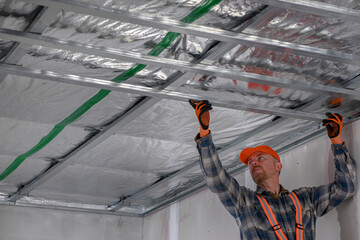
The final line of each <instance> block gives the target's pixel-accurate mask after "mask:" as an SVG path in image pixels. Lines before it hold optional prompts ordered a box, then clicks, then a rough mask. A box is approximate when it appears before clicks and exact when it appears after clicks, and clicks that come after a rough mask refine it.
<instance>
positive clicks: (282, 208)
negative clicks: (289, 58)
mask: <svg viewBox="0 0 360 240" xmlns="http://www.w3.org/2000/svg"><path fill="white" fill-rule="evenodd" d="M195 140H196V142H197V147H198V150H199V153H200V159H201V160H200V166H201V168H202V170H203V172H204V175H205V179H206V182H207V185H208V187H209V189H210V190H211V191H212V192H214V193H216V194H217V195H218V197H219V199H220V200H221V202H222V204H223V205H224V207H225V208H226V210H227V211H228V212H229V213H230V214H231V215H232V216H233V217H234V218H235V220H236V222H237V224H238V226H239V230H240V239H251V240H254V239H277V237H276V235H275V233H274V231H273V229H272V227H271V225H270V223H269V221H268V219H267V218H266V215H265V213H264V211H263V209H262V207H261V205H260V203H259V200H258V199H257V197H256V194H260V195H262V196H263V197H265V199H266V200H267V201H268V202H269V204H270V206H271V209H272V210H273V212H274V214H275V215H276V219H277V221H278V223H279V224H280V226H281V229H282V230H283V232H284V233H285V235H286V236H287V238H288V239H289V240H295V239H296V236H295V206H294V205H293V203H292V201H291V199H290V197H289V196H288V193H289V192H288V191H287V190H285V189H283V188H281V189H282V190H281V192H280V194H279V195H278V196H277V197H276V198H275V197H274V196H273V194H272V193H270V192H266V191H264V190H262V189H261V188H259V187H258V188H257V190H256V191H255V192H254V191H253V190H251V189H248V188H246V187H244V186H240V185H239V183H238V182H237V181H236V180H235V179H234V178H233V177H231V176H230V175H229V174H228V173H227V172H226V171H225V170H224V169H223V167H222V165H221V162H220V159H219V157H218V154H217V152H216V149H215V146H214V143H213V141H212V136H211V133H210V134H209V135H207V136H206V137H204V138H200V137H199V135H198V136H197V137H196V138H195ZM332 150H333V154H334V156H335V167H336V172H335V180H334V182H332V183H330V184H327V185H322V186H319V187H302V188H299V189H296V190H294V192H295V193H296V195H297V196H298V198H299V200H300V203H301V206H302V209H303V225H304V239H305V240H315V224H316V218H317V217H320V216H323V215H324V214H326V213H327V212H329V211H330V210H331V209H333V208H335V207H336V206H337V205H339V204H340V203H342V202H343V201H344V200H346V199H348V198H349V197H351V196H352V195H353V194H354V192H355V189H356V175H355V174H356V162H355V161H354V159H352V158H351V156H350V155H349V152H348V150H347V148H346V146H345V144H343V145H341V144H335V145H332Z"/></svg>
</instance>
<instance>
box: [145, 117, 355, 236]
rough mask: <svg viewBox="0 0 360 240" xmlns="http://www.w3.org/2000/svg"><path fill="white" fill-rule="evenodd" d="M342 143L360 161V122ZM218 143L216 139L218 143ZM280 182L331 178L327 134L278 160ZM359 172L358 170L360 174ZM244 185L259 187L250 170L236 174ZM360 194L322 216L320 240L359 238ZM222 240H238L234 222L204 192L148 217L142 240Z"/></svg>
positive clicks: (349, 129) (350, 128) (290, 186)
mask: <svg viewBox="0 0 360 240" xmlns="http://www.w3.org/2000/svg"><path fill="white" fill-rule="evenodd" d="M342 136H343V140H345V142H346V143H347V146H348V148H349V150H350V152H351V153H352V155H353V157H354V158H355V159H357V162H358V163H359V162H360V147H359V146H360V137H359V136H360V121H357V122H355V123H353V124H351V125H348V126H346V127H345V128H344V130H343V134H342ZM215 144H216V139H215ZM280 158H281V159H282V163H283V170H282V172H281V176H280V181H281V184H282V185H283V186H284V187H285V188H287V189H288V190H292V189H294V188H298V187H302V186H317V185H321V184H326V183H328V182H330V181H332V180H333V177H334V169H335V167H334V162H333V156H332V152H331V150H330V140H329V139H328V137H327V136H323V137H320V138H317V139H315V140H312V141H311V142H309V143H307V144H304V145H302V146H299V147H297V148H295V149H293V150H291V151H289V152H286V153H284V154H282V155H281V156H280ZM359 175H360V170H359V169H358V176H359ZM235 177H236V178H237V179H238V181H239V183H240V184H243V185H245V186H247V187H250V188H252V189H255V184H254V183H253V182H252V180H251V176H250V174H249V172H248V171H245V172H243V173H241V174H239V175H237V176H235ZM359 206H360V193H359V186H358V191H357V193H356V195H355V197H353V198H352V199H349V200H348V201H346V202H344V203H343V204H342V205H341V206H339V207H338V208H336V209H334V210H333V211H331V212H330V213H328V214H327V215H325V216H324V217H321V218H318V223H317V231H316V235H317V237H316V239H317V240H338V239H345V240H360V236H359V233H358V226H359V223H360V214H359V211H358V209H359ZM203 239H204V240H205V239H206V240H222V239H229V240H230V239H231V240H236V239H240V237H239V231H238V228H237V225H236V223H235V221H234V219H233V218H232V217H231V215H230V214H229V213H227V212H226V210H225V209H224V208H223V206H222V205H221V203H220V201H219V200H218V199H217V197H216V195H215V194H212V193H211V192H210V191H209V190H204V191H201V192H200V193H198V194H195V195H193V196H190V197H188V198H186V199H184V200H182V201H180V202H177V203H175V204H173V205H172V206H170V207H168V208H165V209H163V210H161V211H158V212H156V213H154V214H152V215H150V216H147V217H146V218H145V219H144V229H143V240H203Z"/></svg>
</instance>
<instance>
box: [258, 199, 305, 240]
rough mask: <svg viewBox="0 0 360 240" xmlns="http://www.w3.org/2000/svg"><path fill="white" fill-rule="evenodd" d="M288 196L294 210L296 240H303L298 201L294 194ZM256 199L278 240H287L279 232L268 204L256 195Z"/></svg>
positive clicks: (277, 224)
mask: <svg viewBox="0 0 360 240" xmlns="http://www.w3.org/2000/svg"><path fill="white" fill-rule="evenodd" d="M289 196H290V198H291V200H292V202H293V203H294V205H295V210H296V240H303V239H304V237H303V232H304V231H303V230H304V226H303V225H302V209H301V205H300V201H299V199H298V197H297V196H296V194H295V193H294V192H291V193H290V194H289ZM257 197H258V199H259V201H260V203H261V206H262V208H263V209H264V212H265V214H266V217H267V219H268V220H269V222H270V224H271V227H272V228H273V229H274V232H275V234H276V236H277V237H278V239H280V240H287V237H286V236H285V234H284V232H283V231H282V230H281V227H280V225H279V223H278V222H277V220H276V218H275V215H274V213H273V211H272V210H271V208H270V205H269V203H268V202H267V201H266V199H265V198H264V197H262V196H260V195H257Z"/></svg>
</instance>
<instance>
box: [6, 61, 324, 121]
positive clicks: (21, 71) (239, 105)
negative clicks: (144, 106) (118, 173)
mask: <svg viewBox="0 0 360 240" xmlns="http://www.w3.org/2000/svg"><path fill="white" fill-rule="evenodd" d="M0 70H1V71H2V72H5V73H7V74H14V75H18V76H24V77H31V78H38V79H44V80H50V81H56V82H62V83H71V84H76V85H82V86H89V87H95V88H99V89H106V90H111V91H119V92H126V93H131V94H137V95H141V96H148V97H155V98H164V99H171V100H176V101H183V102H188V100H189V99H194V100H203V99H208V100H209V101H210V102H211V103H212V104H213V105H214V106H218V107H224V108H229V109H235V110H243V111H251V112H257V113H262V114H270V115H275V116H283V117H289V118H298V119H304V120H310V121H319V120H321V119H323V117H324V116H325V115H322V114H318V113H308V112H303V111H296V110H291V109H286V108H278V107H270V106H259V105H257V104H247V103H244V102H240V101H230V100H229V101H226V100H221V99H219V98H217V97H212V96H209V95H208V94H204V95H196V94H188V93H182V92H177V91H172V90H167V89H160V90H158V89H153V88H150V87H145V86H139V85H133V84H127V83H116V82H112V81H107V80H101V79H95V78H87V77H81V76H77V75H70V74H61V73H56V72H52V71H45V70H38V69H31V68H25V67H21V66H11V65H5V64H2V65H0Z"/></svg>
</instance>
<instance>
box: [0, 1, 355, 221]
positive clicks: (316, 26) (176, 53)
mask: <svg viewBox="0 0 360 240" xmlns="http://www.w3.org/2000/svg"><path fill="white" fill-rule="evenodd" d="M262 4H268V5H269V6H267V5H262ZM335 4H336V5H335ZM358 9H360V5H359V3H356V2H355V1H349V2H347V1H335V0H323V1H321V2H316V1H312V2H309V1H303V0H297V1H288V0H266V1H261V2H251V1H247V0H244V1H235V0H231V1H221V0H217V1H211V0H204V1H201V0H196V1H187V0H180V1H171V0H169V1H158V0H152V1H145V0H135V1H134V0H131V1H130V0H125V1H124V0H122V1H117V0H112V1H106V2H103V1H97V0H86V1H85V0H83V1H70V0H63V1H55V0H26V1H16V0H14V1H0V12H1V13H2V16H5V17H3V19H1V20H0V23H1V25H0V38H1V39H2V41H1V42H0V44H1V48H0V51H1V54H2V55H1V56H3V58H2V60H1V64H0V69H1V78H0V131H1V133H2V134H1V138H2V142H4V144H2V146H0V159H1V161H0V171H4V170H5V169H7V167H9V166H11V164H15V163H14V162H15V161H14V159H15V160H19V161H18V162H17V163H16V164H15V165H16V167H15V168H14V167H13V168H12V170H11V171H9V172H7V173H6V174H5V173H4V172H3V175H2V176H3V178H2V179H3V180H2V181H1V182H0V193H1V194H0V204H13V205H17V206H30V207H40V208H51V209H60V210H73V211H82V212H84V211H85V212H93V213H101V214H115V215H124V216H135V217H142V216H146V215H148V214H151V213H152V212H154V211H156V210H158V209H161V208H162V207H165V206H167V205H169V204H171V203H172V202H174V201H177V200H179V199H182V198H184V197H186V196H188V195H190V194H193V193H195V192H197V191H199V190H201V189H203V188H204V187H205V184H204V181H203V177H202V173H201V171H200V169H199V165H198V153H197V152H196V148H195V143H194V142H193V137H194V135H195V134H196V127H197V126H196V122H195V117H194V114H193V112H192V109H191V108H190V107H189V106H188V103H187V101H188V99H195V100H201V99H208V100H209V101H211V102H212V104H213V106H214V110H213V111H212V114H211V116H212V123H211V127H212V129H213V138H214V139H215V143H216V145H217V146H218V151H219V155H220V157H221V159H222V162H223V164H224V166H225V167H226V168H227V169H228V170H229V171H230V172H231V173H232V174H235V173H239V172H241V171H244V170H245V169H246V167H245V166H244V165H242V164H240V162H239V161H238V153H239V151H240V150H241V149H243V148H245V147H248V146H254V145H259V144H267V145H270V146H272V147H273V148H275V149H276V150H277V151H278V152H279V153H282V152H284V151H287V150H288V149H291V148H292V147H294V146H296V145H298V144H301V143H304V142H306V141H308V140H310V139H311V138H314V137H317V136H319V135H321V134H323V133H324V129H323V128H321V127H320V123H319V122H320V120H321V119H322V118H323V117H324V116H325V115H324V113H325V112H327V111H336V112H339V113H341V114H342V115H344V116H345V117H346V120H347V122H351V121H354V120H356V119H358V118H359V116H360V111H359V110H360V109H359V100H360V94H359V91H358V90H357V89H358V88H359V87H360V86H359V85H360V81H359V76H360V48H359V44H358V43H357V39H358V33H359V32H360V31H359V30H360V23H359V22H360V11H359V10H358ZM167 31H169V32H167ZM52 132H53V134H52ZM43 143H44V144H43ZM29 149H30V150H29ZM16 156H17V157H16ZM20 160H21V161H20ZM15 165H14V166H15ZM15 169H16V170H15Z"/></svg>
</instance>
